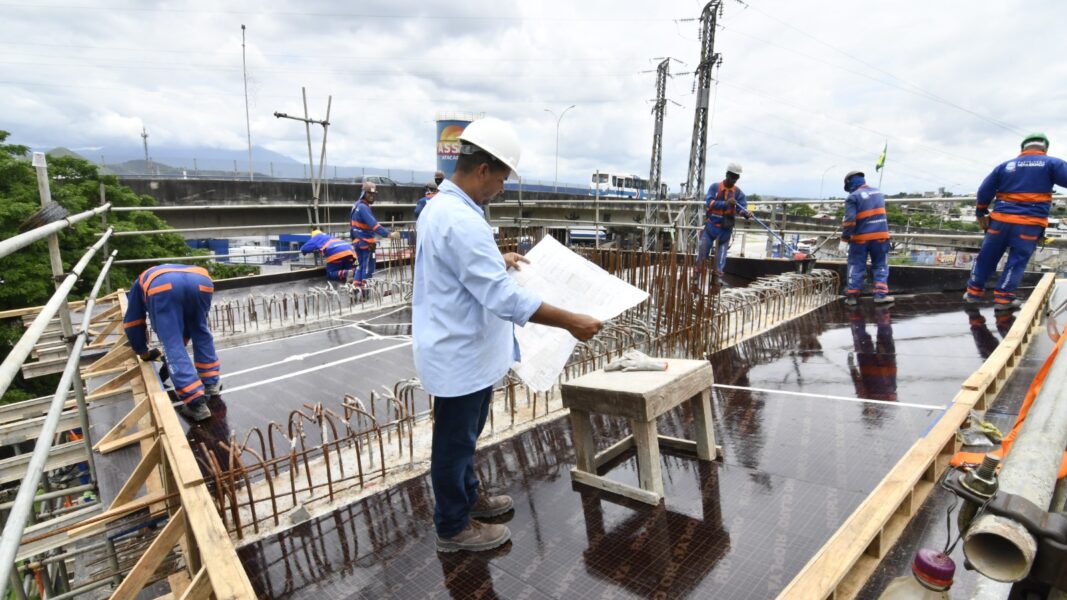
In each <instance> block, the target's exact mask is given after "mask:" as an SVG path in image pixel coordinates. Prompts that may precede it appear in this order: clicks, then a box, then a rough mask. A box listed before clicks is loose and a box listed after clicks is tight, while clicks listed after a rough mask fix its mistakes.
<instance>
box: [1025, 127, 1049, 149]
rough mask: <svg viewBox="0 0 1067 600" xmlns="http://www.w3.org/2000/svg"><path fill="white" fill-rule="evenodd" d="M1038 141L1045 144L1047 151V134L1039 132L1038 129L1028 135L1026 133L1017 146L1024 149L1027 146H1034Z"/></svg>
mask: <svg viewBox="0 0 1067 600" xmlns="http://www.w3.org/2000/svg"><path fill="white" fill-rule="evenodd" d="M1038 142H1040V143H1041V144H1043V145H1044V146H1045V148H1044V149H1045V151H1046V152H1047V151H1048V145H1049V144H1048V136H1047V135H1045V134H1044V133H1042V132H1040V131H1035V132H1033V133H1031V134H1030V135H1027V136H1026V137H1024V138H1023V141H1022V143H1021V144H1019V148H1020V149H1021V150H1026V147H1027V146H1035V145H1037V143H1038Z"/></svg>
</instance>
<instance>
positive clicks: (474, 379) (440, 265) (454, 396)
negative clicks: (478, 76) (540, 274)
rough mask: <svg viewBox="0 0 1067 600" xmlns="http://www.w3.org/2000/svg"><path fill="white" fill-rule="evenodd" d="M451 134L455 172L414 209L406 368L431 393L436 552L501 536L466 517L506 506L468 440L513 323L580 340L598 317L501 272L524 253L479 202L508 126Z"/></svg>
mask: <svg viewBox="0 0 1067 600" xmlns="http://www.w3.org/2000/svg"><path fill="white" fill-rule="evenodd" d="M459 139H460V143H461V145H460V155H459V159H458V160H457V161H456V171H455V173H454V174H453V175H452V177H451V178H449V179H446V180H444V181H442V182H441V184H440V186H439V192H438V194H437V195H436V196H435V197H434V199H433V202H429V203H427V204H426V208H425V209H424V210H423V211H422V213H421V214H420V215H419V236H418V239H417V241H416V242H415V245H416V252H415V290H414V296H413V298H412V303H411V307H412V337H413V350H414V354H415V370H416V371H417V372H418V374H419V379H420V381H421V382H422V386H423V387H424V388H425V389H426V391H427V392H429V393H430V394H432V395H433V396H434V406H433V411H434V418H433V442H432V454H431V458H430V481H431V483H432V484H433V492H434V501H435V506H434V516H433V520H434V526H435V528H436V530H437V549H438V550H439V551H441V552H455V551H458V550H467V551H479V550H491V549H493V548H496V547H498V546H501V545H503V544H504V543H506V542H507V541H508V540H509V539H511V532H510V531H509V530H508V528H507V527H506V526H504V525H497V524H487V523H482V522H480V521H478V520H476V519H481V518H488V517H494V516H497V515H501V514H504V513H506V512H508V511H510V510H511V509H512V500H511V498H509V497H508V496H504V495H496V496H494V495H490V494H489V493H488V492H486V491H485V490H484V489H483V488H482V487H481V486H480V484H479V482H478V479H477V478H476V477H475V469H474V448H475V443H476V442H477V440H478V436H479V435H480V434H481V432H482V428H483V427H484V426H485V421H486V417H487V415H488V414H489V410H490V403H491V402H492V399H493V387H494V386H495V385H496V384H497V383H498V382H499V381H500V380H501V379H502V378H503V377H504V375H505V374H506V373H507V372H508V369H510V368H511V365H512V364H514V363H515V362H517V361H519V360H520V356H519V346H518V342H517V341H516V339H515V325H516V324H518V325H520V326H521V325H525V324H526V323H527V322H533V323H541V324H543V325H549V326H553V327H560V328H563V329H566V330H567V331H569V332H570V333H571V335H573V336H574V337H576V338H578V339H579V340H583V341H584V340H588V339H590V338H592V337H593V336H594V335H596V333H597V332H598V331H600V328H601V326H602V324H601V322H600V321H599V320H597V319H595V318H593V317H591V316H589V315H582V314H577V313H572V312H570V311H566V310H563V309H561V308H557V307H554V306H552V305H550V304H547V303H545V302H542V301H541V298H540V297H538V295H537V294H536V293H534V292H532V291H530V290H527V289H525V288H522V287H519V285H518V284H517V283H516V282H515V280H514V279H512V278H511V277H510V276H509V275H508V274H507V269H508V268H516V269H518V268H520V263H522V262H529V261H527V260H526V259H525V258H524V257H523V256H522V255H520V254H517V253H514V252H509V253H507V254H503V255H502V254H501V253H500V250H499V249H498V248H497V245H496V241H495V240H494V239H493V230H492V228H491V227H490V225H489V223H487V222H486V221H485V216H484V210H483V207H484V206H485V205H487V204H488V203H489V201H490V200H492V199H493V198H494V197H496V196H498V195H499V194H500V193H501V192H503V191H504V181H505V180H506V179H507V178H508V177H509V176H510V175H511V174H512V173H514V172H515V169H516V168H517V167H518V165H519V155H520V147H519V139H518V137H517V136H516V135H515V132H514V131H513V130H512V128H511V126H509V125H508V124H506V123H504V122H503V121H500V120H498V119H492V118H486V119H481V120H478V121H475V122H473V123H471V124H470V125H468V126H467V128H466V129H465V130H464V132H463V133H462V134H461V135H460V137H459Z"/></svg>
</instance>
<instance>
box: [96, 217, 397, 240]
mask: <svg viewBox="0 0 1067 600" xmlns="http://www.w3.org/2000/svg"><path fill="white" fill-rule="evenodd" d="M391 223H394V224H396V225H409V224H414V223H415V221H391ZM350 226H351V223H350V222H348V221H341V222H337V223H319V227H320V228H322V227H344V228H346V229H347V228H349V227H350ZM244 229H300V230H304V231H307V230H308V229H309V226H308V224H307V223H289V224H285V225H227V226H225V227H192V228H185V229H146V230H144V231H118V232H115V237H131V236H136V235H158V234H161V233H203V232H207V231H240V230H244Z"/></svg>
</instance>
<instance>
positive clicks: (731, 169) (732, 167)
mask: <svg viewBox="0 0 1067 600" xmlns="http://www.w3.org/2000/svg"><path fill="white" fill-rule="evenodd" d="M742 170H743V169H742V168H741V165H739V164H737V163H730V164H728V165H726V172H727V173H733V174H734V175H737V176H738V177H741V171H742Z"/></svg>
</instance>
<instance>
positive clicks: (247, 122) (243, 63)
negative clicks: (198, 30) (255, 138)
mask: <svg viewBox="0 0 1067 600" xmlns="http://www.w3.org/2000/svg"><path fill="white" fill-rule="evenodd" d="M241 72H242V73H243V74H244V79H245V131H247V132H248V180H249V181H254V180H255V179H254V177H253V175H252V120H251V117H249V114H248V63H247V62H246V60H245V26H244V24H243V23H242V24H241Z"/></svg>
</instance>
